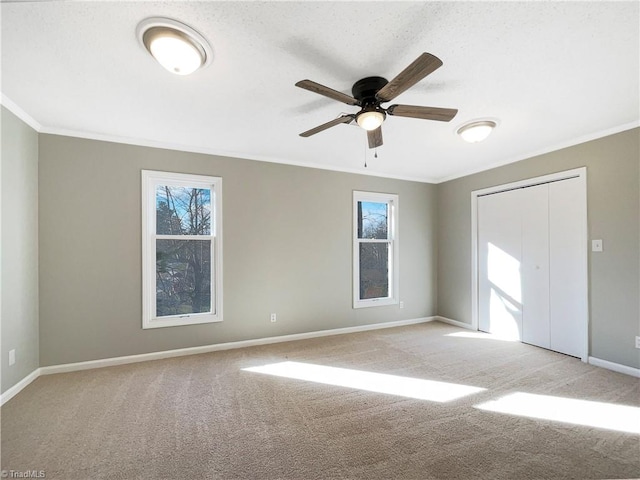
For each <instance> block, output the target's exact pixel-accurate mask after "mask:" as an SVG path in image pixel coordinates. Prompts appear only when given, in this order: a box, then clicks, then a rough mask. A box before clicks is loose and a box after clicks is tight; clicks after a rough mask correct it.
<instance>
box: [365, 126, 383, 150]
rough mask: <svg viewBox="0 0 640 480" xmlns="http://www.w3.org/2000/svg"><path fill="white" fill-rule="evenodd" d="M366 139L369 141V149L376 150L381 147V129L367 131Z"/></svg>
mask: <svg viewBox="0 0 640 480" xmlns="http://www.w3.org/2000/svg"><path fill="white" fill-rule="evenodd" d="M367 138H368V139H369V148H376V147H379V146H380V145H382V127H378V128H376V129H375V130H367Z"/></svg>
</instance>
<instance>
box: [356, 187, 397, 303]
mask: <svg viewBox="0 0 640 480" xmlns="http://www.w3.org/2000/svg"><path fill="white" fill-rule="evenodd" d="M353 216H354V239H353V246H354V248H353V257H354V266H353V277H354V287H353V296H354V301H353V306H354V308H360V307H369V306H377V305H391V304H396V303H398V296H397V291H398V268H397V265H398V242H397V217H398V196H397V195H392V194H382V193H371V192H354V194H353Z"/></svg>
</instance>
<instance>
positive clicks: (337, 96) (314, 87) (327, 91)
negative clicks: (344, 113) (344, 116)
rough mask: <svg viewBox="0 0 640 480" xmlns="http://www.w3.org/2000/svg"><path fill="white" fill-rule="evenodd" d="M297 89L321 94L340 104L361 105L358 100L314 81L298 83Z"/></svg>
mask: <svg viewBox="0 0 640 480" xmlns="http://www.w3.org/2000/svg"><path fill="white" fill-rule="evenodd" d="M296 87H300V88H304V89H305V90H309V91H310V92H314V93H319V94H320V95H324V96H325V97H329V98H332V99H333V100H338V101H339V102H342V103H346V104H347V105H360V102H358V100H356V99H355V98H353V97H350V96H349V95H347V94H346V93H342V92H338V91H337V90H334V89H333V88H329V87H325V86H324V85H320V84H319V83H316V82H314V81H312V80H300V81H299V82H298V83H296Z"/></svg>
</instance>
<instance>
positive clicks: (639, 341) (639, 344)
mask: <svg viewBox="0 0 640 480" xmlns="http://www.w3.org/2000/svg"><path fill="white" fill-rule="evenodd" d="M636 348H640V336H636Z"/></svg>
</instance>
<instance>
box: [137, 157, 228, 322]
mask: <svg viewBox="0 0 640 480" xmlns="http://www.w3.org/2000/svg"><path fill="white" fill-rule="evenodd" d="M221 196H222V179H221V178H218V177H205V176H200V175H185V174H179V173H167V172H155V171H149V170H143V171H142V265H143V268H142V297H143V298H142V328H157V327H172V326H177V325H193V324H198V323H210V322H219V321H221V320H222V208H221V207H222V204H221Z"/></svg>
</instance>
